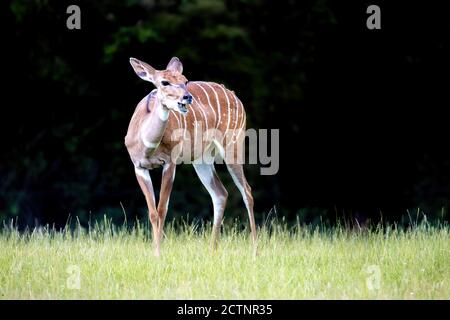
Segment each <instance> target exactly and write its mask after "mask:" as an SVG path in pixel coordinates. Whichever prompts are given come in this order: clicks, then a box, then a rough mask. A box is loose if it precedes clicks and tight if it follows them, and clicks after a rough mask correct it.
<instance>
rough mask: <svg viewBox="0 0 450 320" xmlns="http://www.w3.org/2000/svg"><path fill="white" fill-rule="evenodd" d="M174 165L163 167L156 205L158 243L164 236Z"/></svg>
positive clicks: (169, 164) (173, 177)
mask: <svg viewBox="0 0 450 320" xmlns="http://www.w3.org/2000/svg"><path fill="white" fill-rule="evenodd" d="M176 167H177V165H176V164H175V163H168V164H166V165H164V168H163V173H162V178H161V191H160V192H159V203H158V226H159V229H158V241H159V242H161V240H162V237H163V234H164V231H163V229H164V221H165V220H166V215H167V207H168V206H169V199H170V194H171V192H172V186H173V180H174V179H175V169H176Z"/></svg>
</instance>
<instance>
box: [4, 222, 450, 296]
mask: <svg viewBox="0 0 450 320" xmlns="http://www.w3.org/2000/svg"><path fill="white" fill-rule="evenodd" d="M166 236H167V237H166V239H165V240H164V243H163V246H162V256H161V257H160V258H159V259H158V258H156V257H155V256H154V255H153V250H152V245H151V239H149V236H148V232H147V229H146V227H144V226H142V225H139V224H136V225H135V227H133V228H124V227H114V226H112V225H110V224H109V223H107V222H106V223H103V224H101V225H96V226H93V227H92V228H89V230H88V229H83V228H77V229H75V230H72V231H68V230H62V231H57V230H53V229H51V228H40V229H35V230H33V231H30V232H27V233H23V232H22V233H19V232H18V231H17V230H16V229H15V228H12V227H7V228H4V229H3V231H2V232H1V234H0V252H1V253H0V297H1V298H2V299H79V298H81V299H422V298H424V299H450V279H449V275H450V235H449V228H448V226H439V227H432V226H430V225H428V224H426V223H424V224H421V225H418V226H416V227H414V228H410V229H397V228H389V227H385V228H377V229H376V230H374V231H364V230H356V231H355V230H354V231H349V230H345V229H344V228H341V227H337V228H331V229H330V228H328V229H320V228H312V227H308V226H299V225H297V226H294V227H292V228H289V227H288V226H286V225H285V224H283V223H276V222H275V223H271V224H269V225H265V226H264V227H262V228H261V229H260V230H259V241H258V242H259V256H258V257H257V258H256V259H255V258H254V257H253V255H252V246H251V241H250V239H249V235H248V232H246V231H242V230H238V227H233V226H226V227H225V228H224V232H223V234H222V236H221V240H220V245H219V248H218V250H217V251H216V252H212V251H211V249H210V245H209V241H210V229H209V228H208V227H204V226H198V225H197V226H195V225H192V224H190V225H186V224H185V225H181V226H177V227H174V225H173V224H172V225H168V227H167V229H166ZM77 271H79V274H80V277H79V279H80V281H79V289H77V286H78V283H77Z"/></svg>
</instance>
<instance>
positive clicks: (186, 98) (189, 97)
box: [183, 94, 192, 103]
mask: <svg viewBox="0 0 450 320" xmlns="http://www.w3.org/2000/svg"><path fill="white" fill-rule="evenodd" d="M183 100H187V101H188V103H192V96H191V95H190V94H187V95H185V96H183Z"/></svg>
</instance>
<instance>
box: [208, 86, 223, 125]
mask: <svg viewBox="0 0 450 320" xmlns="http://www.w3.org/2000/svg"><path fill="white" fill-rule="evenodd" d="M204 84H206V85H207V86H208V87H210V88H211V90H212V91H214V95H215V96H216V102H217V111H218V112H219V122H217V126H216V129H217V127H218V126H219V125H220V118H221V115H220V114H221V113H222V107H221V106H220V102H219V96H218V95H217V92H216V89H214V88H213V86H211V85H210V84H209V83H208V82H204Z"/></svg>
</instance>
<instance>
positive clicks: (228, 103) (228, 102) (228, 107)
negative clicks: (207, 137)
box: [220, 86, 231, 132]
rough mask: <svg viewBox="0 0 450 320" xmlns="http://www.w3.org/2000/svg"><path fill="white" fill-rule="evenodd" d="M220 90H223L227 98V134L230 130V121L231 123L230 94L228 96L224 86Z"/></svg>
mask: <svg viewBox="0 0 450 320" xmlns="http://www.w3.org/2000/svg"><path fill="white" fill-rule="evenodd" d="M220 88H222V90H223V93H224V94H225V97H226V98H227V109H228V123H227V129H226V130H225V132H227V131H228V128H229V127H230V121H231V118H230V100H229V99H228V94H227V92H226V90H225V88H224V87H223V86H220Z"/></svg>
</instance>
